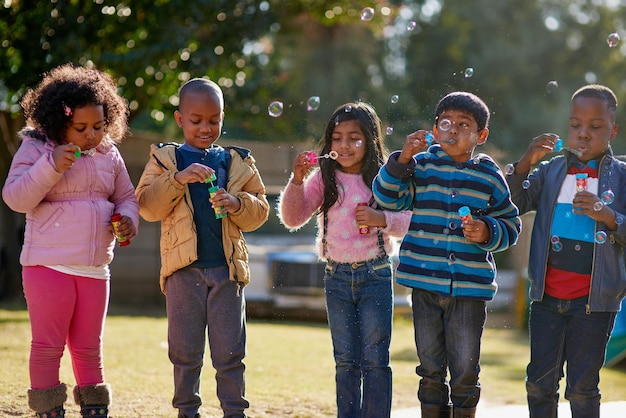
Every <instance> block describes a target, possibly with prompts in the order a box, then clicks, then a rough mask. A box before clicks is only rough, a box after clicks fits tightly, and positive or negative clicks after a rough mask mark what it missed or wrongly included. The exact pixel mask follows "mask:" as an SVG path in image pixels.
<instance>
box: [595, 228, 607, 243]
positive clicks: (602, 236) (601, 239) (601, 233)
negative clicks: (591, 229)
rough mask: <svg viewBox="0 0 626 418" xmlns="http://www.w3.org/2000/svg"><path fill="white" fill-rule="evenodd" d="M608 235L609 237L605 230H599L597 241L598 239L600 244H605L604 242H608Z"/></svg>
mask: <svg viewBox="0 0 626 418" xmlns="http://www.w3.org/2000/svg"><path fill="white" fill-rule="evenodd" d="M606 237H607V235H606V232H604V231H598V232H596V238H595V241H596V242H597V243H598V244H604V243H605V242H606Z"/></svg>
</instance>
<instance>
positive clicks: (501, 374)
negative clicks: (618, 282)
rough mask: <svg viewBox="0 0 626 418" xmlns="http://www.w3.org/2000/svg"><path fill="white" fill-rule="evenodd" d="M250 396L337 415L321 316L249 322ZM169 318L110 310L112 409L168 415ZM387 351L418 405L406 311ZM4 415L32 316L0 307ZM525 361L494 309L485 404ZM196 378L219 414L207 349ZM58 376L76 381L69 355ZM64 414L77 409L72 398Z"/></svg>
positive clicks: (520, 393) (517, 388)
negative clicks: (310, 319)
mask: <svg viewBox="0 0 626 418" xmlns="http://www.w3.org/2000/svg"><path fill="white" fill-rule="evenodd" d="M248 324H249V326H248V357H247V360H246V364H247V375H246V378H247V397H248V399H249V400H250V404H251V407H250V410H249V415H250V416H251V417H274V418H275V417H290V418H317V417H332V416H335V414H336V412H335V406H334V365H333V359H332V348H331V343H330V336H329V332H328V328H327V326H326V324H325V323H322V322H302V321H300V322H298V321H286V320H280V321H277V320H273V321H270V320H259V319H252V320H249V322H248ZM166 332H167V324H166V320H165V318H164V316H163V312H161V311H159V310H157V311H156V312H150V315H137V314H133V315H129V314H127V313H121V311H119V312H116V310H115V309H111V313H110V315H109V317H108V318H107V323H106V330H105V338H104V342H105V347H104V349H105V353H104V354H105V373H106V380H107V381H108V382H109V383H110V384H111V385H112V387H113V391H114V398H113V403H112V405H111V408H110V412H111V416H112V417H117V418H130V417H151V418H156V417H173V416H175V411H174V410H173V409H172V407H171V396H172V376H171V375H172V372H171V365H170V363H169V360H168V358H167V343H166ZM393 332H394V334H393V338H392V347H391V356H392V365H393V370H394V376H393V384H394V388H393V407H394V409H401V408H411V407H416V406H417V405H418V404H417V400H416V397H415V392H416V389H417V383H418V379H417V377H416V375H415V366H416V364H417V356H416V353H415V348H414V344H413V328H412V324H411V320H410V318H407V317H405V316H402V315H399V316H398V317H397V318H396V319H395V321H394V331H393ZM0 335H2V340H1V341H0V359H1V360H0V361H1V365H2V366H1V371H0V376H1V378H0V416H2V417H27V416H32V415H31V413H30V412H29V409H28V407H27V401H26V388H27V387H28V350H29V344H30V329H29V324H28V314H27V312H26V311H25V310H23V309H21V308H20V307H18V308H15V307H7V306H4V307H3V306H1V305H0ZM527 359H528V344H527V335H526V331H524V330H521V329H518V328H515V327H514V326H512V321H511V320H510V319H509V316H503V315H502V314H494V313H492V314H490V320H489V324H488V327H487V328H486V330H485V333H484V337H483V354H482V372H481V382H482V385H483V395H482V396H483V401H482V402H489V403H490V404H523V403H525V392H524V375H525V374H524V368H525V366H526V361H527ZM206 364H207V365H206V366H205V369H204V374H203V379H202V395H203V399H204V402H205V404H204V405H203V407H202V411H201V412H202V414H203V417H218V416H221V414H220V410H219V407H218V404H217V401H216V398H215V395H214V393H215V381H214V378H213V369H212V368H211V366H210V360H209V357H208V355H207V358H206ZM61 379H62V381H64V382H65V383H67V384H68V386H73V385H74V379H73V376H72V373H71V365H70V361H69V356H68V354H67V352H66V355H65V356H64V358H63V361H62V365H61ZM625 382H626V366H624V365H621V366H620V367H617V368H612V369H603V371H602V383H601V389H602V392H603V400H605V401H616V400H624V399H626V385H625ZM66 408H67V409H68V411H70V413H69V414H68V416H78V409H77V407H76V406H75V405H73V404H72V403H70V401H69V400H68V402H67V403H66Z"/></svg>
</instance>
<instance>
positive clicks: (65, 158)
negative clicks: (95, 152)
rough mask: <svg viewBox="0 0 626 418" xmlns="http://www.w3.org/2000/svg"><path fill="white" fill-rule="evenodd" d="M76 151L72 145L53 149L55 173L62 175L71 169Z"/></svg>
mask: <svg viewBox="0 0 626 418" xmlns="http://www.w3.org/2000/svg"><path fill="white" fill-rule="evenodd" d="M76 149H77V147H76V145H74V144H63V145H59V146H56V147H55V148H54V150H53V151H52V160H53V161H54V165H55V166H56V169H57V171H60V172H61V173H62V172H64V171H67V170H69V169H70V168H72V165H73V164H74V161H76ZM79 150H80V149H79Z"/></svg>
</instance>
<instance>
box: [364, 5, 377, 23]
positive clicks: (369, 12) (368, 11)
mask: <svg viewBox="0 0 626 418" xmlns="http://www.w3.org/2000/svg"><path fill="white" fill-rule="evenodd" d="M373 17H374V9H372V8H371V7H366V8H365V9H363V10H361V20H362V21H364V22H368V21H370V20H372V18H373Z"/></svg>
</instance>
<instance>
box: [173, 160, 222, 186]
mask: <svg viewBox="0 0 626 418" xmlns="http://www.w3.org/2000/svg"><path fill="white" fill-rule="evenodd" d="M214 173H215V170H213V169H212V168H211V167H207V166H206V165H204V164H199V163H193V164H190V165H189V166H188V167H187V168H185V169H184V170H182V171H179V172H178V173H176V174H174V179H175V180H176V181H177V182H179V183H180V184H188V183H204V182H205V181H206V180H207V179H208V178H209V177H211V175H212V174H214Z"/></svg>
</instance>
